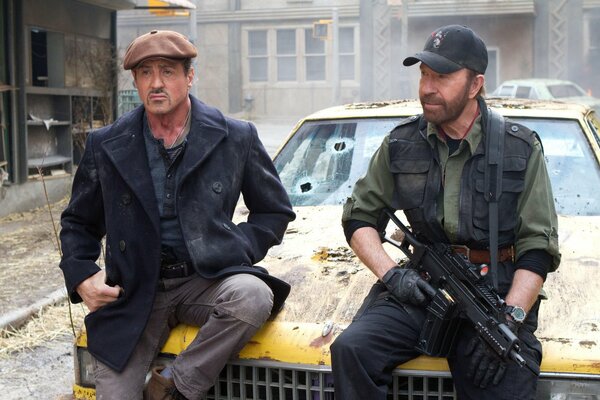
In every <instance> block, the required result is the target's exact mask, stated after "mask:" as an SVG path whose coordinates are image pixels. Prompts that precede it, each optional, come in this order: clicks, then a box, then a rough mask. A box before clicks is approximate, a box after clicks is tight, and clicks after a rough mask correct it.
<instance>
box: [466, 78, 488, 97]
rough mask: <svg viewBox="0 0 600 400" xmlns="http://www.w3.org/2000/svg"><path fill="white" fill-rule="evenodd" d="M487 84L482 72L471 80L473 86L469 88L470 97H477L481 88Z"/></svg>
mask: <svg viewBox="0 0 600 400" xmlns="http://www.w3.org/2000/svg"><path fill="white" fill-rule="evenodd" d="M483 85H485V77H484V76H483V75H482V74H477V75H475V77H474V78H473V80H472V81H471V88H470V89H469V97H470V98H472V99H474V98H475V97H477V94H478V93H479V90H481V88H482V87H483Z"/></svg>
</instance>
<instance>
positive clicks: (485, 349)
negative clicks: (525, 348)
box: [465, 320, 519, 389]
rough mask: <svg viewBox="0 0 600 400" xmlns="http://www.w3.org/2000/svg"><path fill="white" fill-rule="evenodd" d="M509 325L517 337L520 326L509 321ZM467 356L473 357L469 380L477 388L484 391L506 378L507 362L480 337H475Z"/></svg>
mask: <svg viewBox="0 0 600 400" xmlns="http://www.w3.org/2000/svg"><path fill="white" fill-rule="evenodd" d="M507 325H508V327H509V328H510V330H512V331H513V332H514V333H515V335H516V334H517V331H518V328H519V326H518V324H515V323H514V322H513V321H509V320H507ZM465 355H467V356H469V355H470V356H471V363H470V364H469V369H468V371H467V378H469V379H471V380H472V381H473V384H474V385H475V386H477V387H480V388H482V389H484V388H486V387H487V386H488V385H489V384H490V383H491V384H492V385H497V384H498V383H500V381H501V380H502V378H504V373H505V372H506V362H505V361H504V360H502V359H501V358H500V356H499V355H498V354H496V352H494V350H492V349H491V348H490V346H489V345H488V344H487V343H485V342H484V341H483V339H481V338H480V337H479V336H475V337H474V338H473V339H471V341H470V342H469V343H468V344H467V347H466V349H465Z"/></svg>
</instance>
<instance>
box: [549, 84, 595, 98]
mask: <svg viewBox="0 0 600 400" xmlns="http://www.w3.org/2000/svg"><path fill="white" fill-rule="evenodd" d="M548 91H549V92H550V94H552V96H553V97H555V98H561V97H576V96H585V95H586V93H585V92H584V91H583V90H582V89H581V88H578V87H577V86H575V85H570V84H568V83H565V84H557V85H548Z"/></svg>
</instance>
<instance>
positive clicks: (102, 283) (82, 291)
mask: <svg viewBox="0 0 600 400" xmlns="http://www.w3.org/2000/svg"><path fill="white" fill-rule="evenodd" d="M75 290H76V291H77V293H79V296H81V298H82V299H83V302H84V303H85V305H86V306H87V308H89V310H90V311H92V312H93V311H96V310H97V309H99V308H100V307H102V306H105V305H107V304H108V303H112V302H113V301H115V300H117V299H118V298H119V295H120V294H121V292H122V291H123V289H121V287H120V286H118V285H115V286H114V287H113V286H108V285H107V284H106V273H105V272H104V270H100V271H98V272H97V273H95V274H94V275H92V276H90V277H89V278H87V279H86V280H84V281H83V282H81V283H80V284H79V285H78V286H77V288H76V289H75Z"/></svg>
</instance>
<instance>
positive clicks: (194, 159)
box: [179, 97, 227, 182]
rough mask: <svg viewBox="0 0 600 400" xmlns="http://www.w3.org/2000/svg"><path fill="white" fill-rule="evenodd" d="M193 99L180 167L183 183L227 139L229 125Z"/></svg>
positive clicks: (210, 109)
mask: <svg viewBox="0 0 600 400" xmlns="http://www.w3.org/2000/svg"><path fill="white" fill-rule="evenodd" d="M191 99H192V124H191V126H190V133H189V134H188V137H187V145H186V149H185V151H184V152H183V160H182V162H181V165H180V166H179V168H181V182H183V181H184V180H185V179H186V178H187V176H188V175H189V174H190V172H192V171H193V170H194V169H196V168H197V167H198V166H199V165H200V164H202V162H203V161H204V160H206V158H207V157H208V156H209V155H210V153H211V152H212V151H213V150H214V149H215V147H217V145H218V144H219V143H220V142H221V140H223V139H224V138H225V137H227V123H226V122H225V118H224V117H223V114H221V113H220V112H219V111H218V110H217V109H215V108H212V107H208V106H206V105H205V104H204V103H202V102H200V101H199V100H197V99H195V98H194V97H191Z"/></svg>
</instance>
